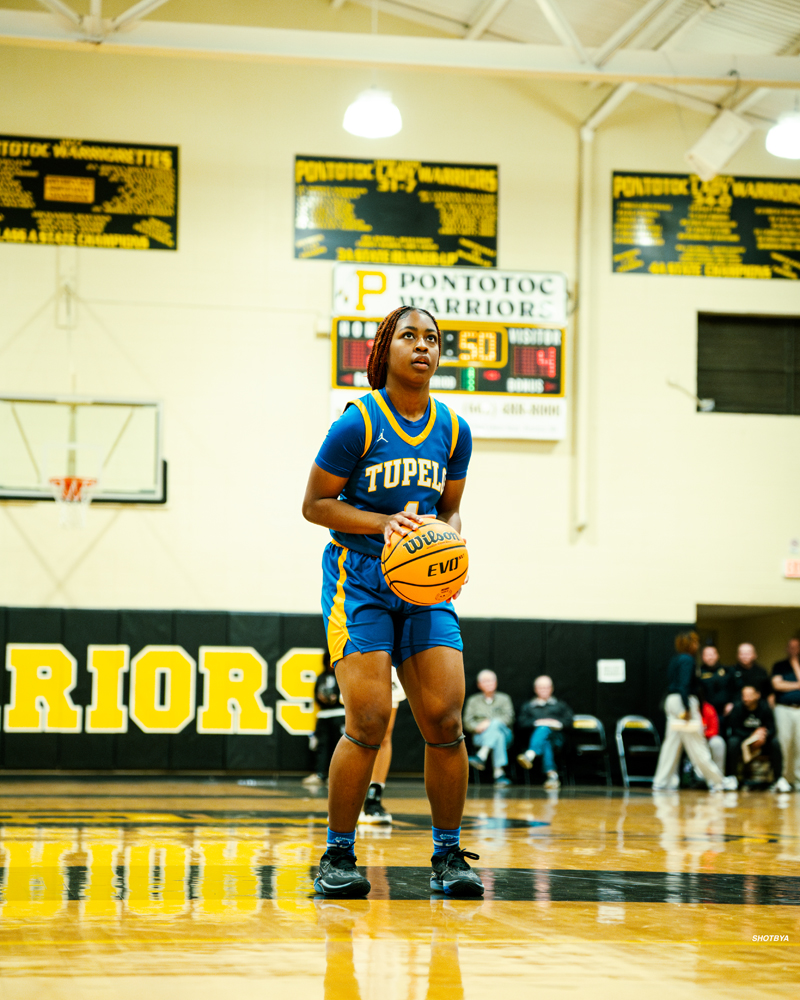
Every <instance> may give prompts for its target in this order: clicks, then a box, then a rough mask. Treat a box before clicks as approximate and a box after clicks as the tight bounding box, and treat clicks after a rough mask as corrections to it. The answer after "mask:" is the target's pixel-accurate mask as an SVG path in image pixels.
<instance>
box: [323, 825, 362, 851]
mask: <svg viewBox="0 0 800 1000" xmlns="http://www.w3.org/2000/svg"><path fill="white" fill-rule="evenodd" d="M328 847H337V848H338V849H339V850H340V851H342V850H344V851H347V853H348V854H352V855H353V856H354V857H355V853H356V850H355V847H356V831H355V830H353V832H352V833H334V831H333V830H331V828H330V827H328V843H327V844H326V850H327V848H328Z"/></svg>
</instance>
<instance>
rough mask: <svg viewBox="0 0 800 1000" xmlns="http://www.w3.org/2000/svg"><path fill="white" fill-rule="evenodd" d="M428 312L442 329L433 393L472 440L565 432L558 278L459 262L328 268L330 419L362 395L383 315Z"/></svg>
mask: <svg viewBox="0 0 800 1000" xmlns="http://www.w3.org/2000/svg"><path fill="white" fill-rule="evenodd" d="M399 305H410V306H418V307H419V308H422V309H427V310H428V311H429V312H431V313H432V314H433V315H434V316H435V317H436V319H437V322H438V323H439V327H440V329H441V332H442V354H441V359H440V364H439V369H438V371H437V372H436V374H435V375H433V376H432V377H431V382H430V386H431V390H432V391H433V392H434V394H435V395H436V397H437V398H441V399H442V401H443V402H445V403H446V404H447V405H448V406H449V407H450V408H451V409H452V410H454V411H455V412H456V413H458V414H460V415H461V416H463V417H464V419H465V420H466V421H467V422H468V423H469V425H470V427H471V429H472V434H473V436H474V437H476V438H500V439H502V438H511V439H517V440H531V441H559V440H561V439H562V438H563V437H564V436H565V434H566V401H565V399H564V357H565V340H566V322H567V313H566V310H567V281H566V277H565V276H564V275H563V274H558V273H552V272H533V271H495V270H490V271H486V272H484V273H481V274H476V273H475V272H474V271H467V270H465V269H464V268H438V269H432V268H424V267H405V268H402V267H381V268H370V269H367V268H360V267H358V266H357V265H352V264H339V265H337V266H336V267H335V268H334V291H333V325H332V330H331V341H332V373H331V374H332V377H331V387H332V389H331V416H332V418H333V419H335V418H336V417H337V416H339V415H340V414H341V413H342V411H343V410H344V407H345V406H346V405H347V403H348V402H349V401H350V400H352V399H354V398H356V397H357V396H360V395H363V393H364V392H365V391H369V381H368V379H367V360H368V358H369V354H370V351H371V350H372V344H373V339H374V336H375V332H376V330H377V329H378V324H379V323H380V321H381V319H382V318H383V317H384V316H385V315H386V314H387V313H389V312H391V311H392V310H393V309H396V308H397V306H399Z"/></svg>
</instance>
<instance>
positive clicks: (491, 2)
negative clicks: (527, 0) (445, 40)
mask: <svg viewBox="0 0 800 1000" xmlns="http://www.w3.org/2000/svg"><path fill="white" fill-rule="evenodd" d="M508 2H509V0H487V2H486V3H485V4H484V5H483V10H482V11H481V12H480V14H478V16H477V17H476V18H475V20H474V21H473V22H472V23H471V24H470V26H469V27H468V28H467V33H466V34H465V35H464V38H466V39H468V40H471V39H475V38H480V37H481V35H482V34H483V33H484V32H485V31H488V29H489V27H490V26H491V25H492V24H493V23H494V22H495V21H496V20H497V18H498V17H499V16H500V15H501V14H502V13H503V10H504V9H505V8H506V7H507V6H508Z"/></svg>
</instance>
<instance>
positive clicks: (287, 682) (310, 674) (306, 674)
mask: <svg viewBox="0 0 800 1000" xmlns="http://www.w3.org/2000/svg"><path fill="white" fill-rule="evenodd" d="M322 653H323V651H322V650H321V649H305V648H300V647H294V648H292V649H290V650H289V652H288V653H286V654H285V656H282V657H281V658H280V659H279V660H278V664H277V666H276V668H275V673H276V676H275V686H276V687H277V689H278V690H279V691H280V693H281V694H282V695H283V697H284V698H291V699H294V700H299V701H309V700H312V701H313V699H314V685H315V684H316V682H317V677H319V675H320V674H321V673H322Z"/></svg>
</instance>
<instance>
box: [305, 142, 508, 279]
mask: <svg viewBox="0 0 800 1000" xmlns="http://www.w3.org/2000/svg"><path fill="white" fill-rule="evenodd" d="M294 174H295V234H294V237H295V244H294V247H295V249H294V255H295V257H297V258H298V259H300V260H313V259H319V260H341V261H354V262H358V263H365V264H417V265H425V266H427V267H452V266H453V265H456V264H458V265H460V266H462V267H486V268H489V267H494V265H495V264H496V263H497V188H498V176H497V167H496V166H491V165H486V164H469V163H423V162H421V161H419V160H345V159H338V158H334V157H325V158H322V157H311V156H297V157H296V158H295V168H294Z"/></svg>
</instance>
